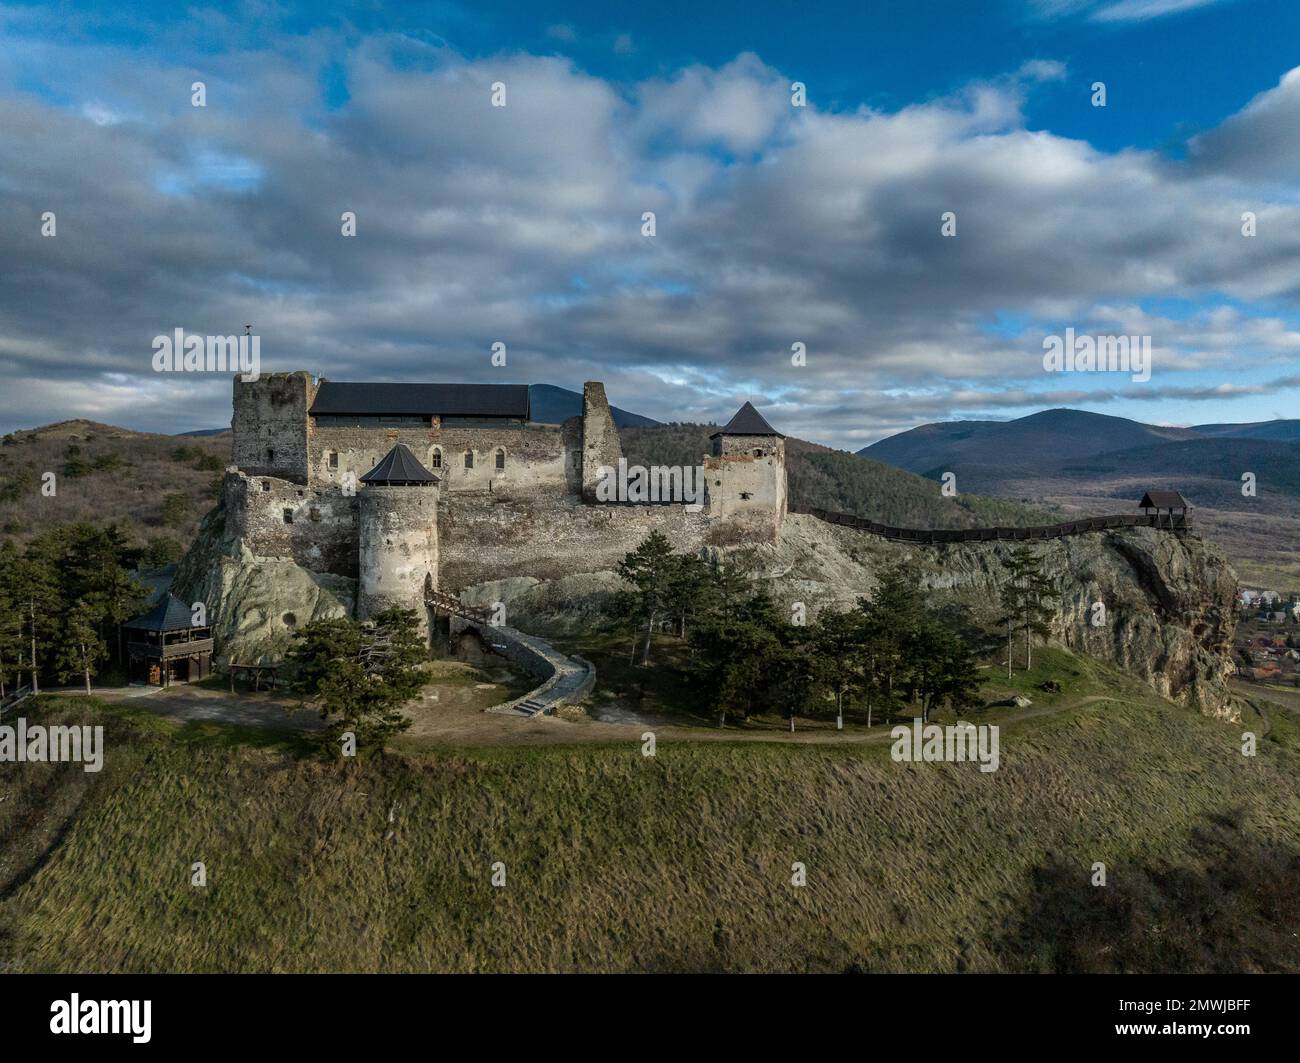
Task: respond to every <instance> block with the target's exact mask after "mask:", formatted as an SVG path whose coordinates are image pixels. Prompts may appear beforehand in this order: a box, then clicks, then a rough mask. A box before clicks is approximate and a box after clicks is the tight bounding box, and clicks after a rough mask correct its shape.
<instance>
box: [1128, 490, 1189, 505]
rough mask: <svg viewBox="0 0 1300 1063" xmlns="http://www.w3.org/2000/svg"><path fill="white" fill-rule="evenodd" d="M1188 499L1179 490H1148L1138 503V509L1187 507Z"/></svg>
mask: <svg viewBox="0 0 1300 1063" xmlns="http://www.w3.org/2000/svg"><path fill="white" fill-rule="evenodd" d="M1186 508H1187V499H1185V498H1184V497H1183V496H1182V495H1180V494H1179V493H1178V492H1177V491H1148V492H1147V493H1146V494H1144V495H1143V496H1142V501H1141V502H1139V503H1138V509H1186Z"/></svg>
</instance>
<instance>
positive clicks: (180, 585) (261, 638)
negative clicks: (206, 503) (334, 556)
mask: <svg viewBox="0 0 1300 1063" xmlns="http://www.w3.org/2000/svg"><path fill="white" fill-rule="evenodd" d="M172 589H173V592H174V593H175V594H177V595H178V596H179V597H180V598H181V599H182V600H183V601H186V602H203V603H204V605H205V607H206V608H207V611H208V620H209V622H210V623H211V625H212V634H213V638H214V639H215V640H216V657H217V660H218V662H219V663H221V664H229V663H232V662H233V663H235V664H254V663H257V662H259V661H263V660H278V659H279V658H280V657H282V656H283V655H284V652H285V650H287V649H288V647H289V641H290V639H291V638H292V636H293V631H294V629H295V628H296V627H299V626H300V625H302V624H306V623H310V622H311V621H312V620H320V619H324V618H326V617H331V616H348V615H350V614H351V613H352V611H353V609H354V607H355V602H356V581H355V580H351V579H347V578H346V577H343V576H335V575H331V574H329V573H320V572H312V571H310V570H308V569H306V568H303V567H302V566H301V565H298V564H295V563H294V562H293V561H291V560H287V559H283V558H269V557H258V556H256V555H255V554H253V553H252V551H250V550H249V549H248V547H247V546H246V545H245V544H244V542H243V540H242V539H239V538H238V537H235V536H232V535H230V534H228V532H227V528H226V519H225V509H224V507H221V506H219V507H218V508H216V509H214V510H213V511H212V512H211V513H209V514H208V515H207V516H206V517H204V518H203V522H202V524H200V525H199V534H198V537H197V538H196V539H195V541H194V545H193V546H191V547H190V550H189V553H187V554H186V555H185V558H184V560H183V561H182V562H181V564H180V567H179V568H178V569H177V572H176V578H175V580H174V581H173V585H172Z"/></svg>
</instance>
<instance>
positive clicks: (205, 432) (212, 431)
mask: <svg viewBox="0 0 1300 1063" xmlns="http://www.w3.org/2000/svg"><path fill="white" fill-rule="evenodd" d="M229 431H230V426H229V425H227V426H226V427H225V428H196V429H195V430H194V431H193V432H177V433H176V434H177V435H178V436H219V435H221V433H222V432H229Z"/></svg>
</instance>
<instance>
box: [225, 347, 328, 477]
mask: <svg viewBox="0 0 1300 1063" xmlns="http://www.w3.org/2000/svg"><path fill="white" fill-rule="evenodd" d="M234 389H235V390H234V413H233V416H232V417H231V422H230V423H231V429H232V432H233V435H234V439H233V441H232V444H231V446H232V454H233V459H234V462H235V464H236V465H237V466H239V468H241V469H242V470H244V471H245V472H248V473H252V474H255V475H269V476H278V477H281V478H283V479H285V480H292V481H294V482H295V483H306V482H307V465H308V457H307V411H308V410H309V409H310V408H311V404H312V402H313V401H314V400H315V398H316V385H315V384H313V383H312V379H311V375H310V374H308V373H302V372H299V373H271V374H268V375H266V376H262V377H259V378H258V379H257V380H252V381H243V380H241V379H240V378H239V377H238V376H236V377H235V378H234Z"/></svg>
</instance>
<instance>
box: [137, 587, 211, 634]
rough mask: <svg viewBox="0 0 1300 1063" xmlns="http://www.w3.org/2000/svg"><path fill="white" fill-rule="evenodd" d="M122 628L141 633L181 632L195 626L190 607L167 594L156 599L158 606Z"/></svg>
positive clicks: (172, 595) (174, 596)
mask: <svg viewBox="0 0 1300 1063" xmlns="http://www.w3.org/2000/svg"><path fill="white" fill-rule="evenodd" d="M122 626H123V627H131V628H139V629H140V630H143V631H183V630H185V629H187V628H192V627H194V626H195V624H194V617H193V616H192V615H191V613H190V607H189V606H188V605H186V604H185V603H184V602H183V601H181V600H180V599H179V598H177V597H176V595H174V594H171V593H168V594H165V595H163V596H162V597H161V598H159V599H158V604H157V605H155V606H154V607H153V608H152V609H150V610H149V611H148V612H147V613H145V614H144V615H143V616H137V617H136V618H135V619H134V620H128V621H127V622H126V623H125V624H123V625H122Z"/></svg>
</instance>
